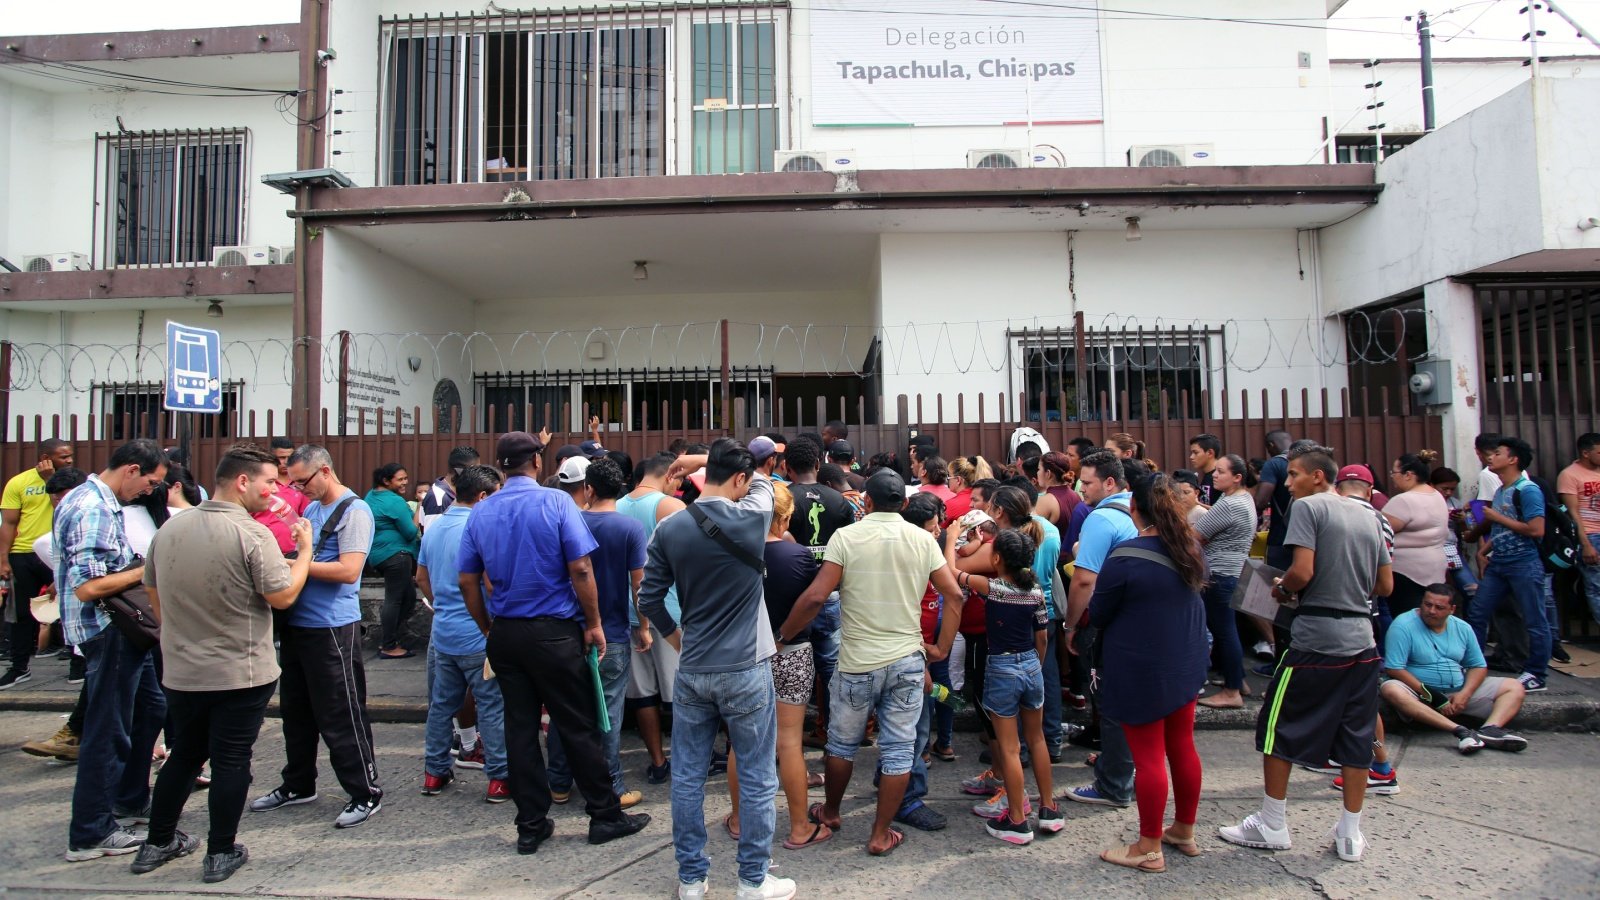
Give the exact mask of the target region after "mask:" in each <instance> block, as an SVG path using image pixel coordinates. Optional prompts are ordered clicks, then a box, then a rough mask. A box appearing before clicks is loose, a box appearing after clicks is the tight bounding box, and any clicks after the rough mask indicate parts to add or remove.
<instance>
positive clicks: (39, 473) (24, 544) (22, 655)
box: [0, 438, 72, 691]
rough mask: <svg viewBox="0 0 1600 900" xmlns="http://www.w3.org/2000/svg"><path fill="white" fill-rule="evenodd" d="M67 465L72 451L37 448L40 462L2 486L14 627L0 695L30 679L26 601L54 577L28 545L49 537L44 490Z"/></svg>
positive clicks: (58, 445) (47, 445) (33, 642)
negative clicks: (9, 658)
mask: <svg viewBox="0 0 1600 900" xmlns="http://www.w3.org/2000/svg"><path fill="white" fill-rule="evenodd" d="M71 465H72V445H71V444H69V443H67V442H66V441H63V440H61V439H59V438H50V439H49V440H45V441H40V442H39V461H38V463H37V464H36V465H35V466H34V467H33V468H31V469H28V470H27V471H25V472H22V473H21V474H18V475H17V476H15V477H13V478H12V479H11V480H10V481H8V482H6V487H5V491H4V493H3V494H0V580H10V581H11V582H12V584H11V596H10V601H9V602H10V603H12V604H13V607H14V609H15V616H16V625H14V626H12V629H11V667H10V669H8V670H7V671H6V673H5V674H4V675H0V691H3V690H8V689H10V688H12V687H15V686H16V685H18V684H21V683H22V682H24V681H27V680H29V679H30V678H32V677H33V676H32V674H30V672H29V671H28V667H29V664H30V663H32V662H33V654H34V651H35V650H36V649H38V642H39V623H38V622H37V621H35V620H34V618H33V611H32V609H31V608H30V607H29V601H30V600H32V599H33V598H34V597H37V596H38V595H39V592H40V591H42V590H44V589H45V588H46V587H48V586H49V585H50V583H51V581H52V580H53V578H54V575H53V573H52V572H51V571H50V569H49V568H48V567H46V566H45V564H44V563H43V562H41V561H40V560H39V558H38V557H37V556H34V555H33V542H34V541H36V540H38V539H39V538H41V537H43V536H45V535H47V534H49V533H50V525H51V523H52V521H53V513H54V507H53V506H52V505H51V503H50V497H49V495H48V494H46V493H45V492H44V484H45V482H46V481H48V480H49V479H50V476H51V475H52V474H54V473H55V471H56V470H57V469H65V468H67V467H68V466H71Z"/></svg>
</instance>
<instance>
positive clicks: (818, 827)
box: [783, 822, 833, 850]
mask: <svg viewBox="0 0 1600 900" xmlns="http://www.w3.org/2000/svg"><path fill="white" fill-rule="evenodd" d="M812 825H813V826H814V827H813V828H812V829H811V837H808V838H806V839H805V840H803V841H800V842H799V843H795V842H794V841H784V842H783V849H785V850H804V849H805V848H807V847H815V846H816V845H817V844H820V843H823V842H824V841H828V840H832V839H833V831H832V830H831V829H830V830H829V831H828V833H827V834H823V833H822V829H824V828H827V827H828V826H826V825H823V824H822V823H821V822H813V823H812Z"/></svg>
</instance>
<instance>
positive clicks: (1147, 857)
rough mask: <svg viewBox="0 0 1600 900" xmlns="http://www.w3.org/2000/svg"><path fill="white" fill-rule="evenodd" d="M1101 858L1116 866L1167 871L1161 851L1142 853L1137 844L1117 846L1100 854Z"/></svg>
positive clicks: (1145, 870) (1144, 870)
mask: <svg viewBox="0 0 1600 900" xmlns="http://www.w3.org/2000/svg"><path fill="white" fill-rule="evenodd" d="M1100 858H1101V859H1103V860H1105V861H1106V862H1108V863H1111V864H1112V865H1115V866H1126V867H1127V868H1129V869H1138V870H1139V871H1141V872H1151V873H1157V872H1165V871H1166V870H1167V861H1166V859H1165V858H1164V857H1162V855H1161V854H1159V853H1140V852H1139V849H1138V847H1137V845H1135V846H1125V845H1123V846H1117V847H1113V848H1112V849H1110V850H1106V851H1104V852H1102V853H1101V854H1100Z"/></svg>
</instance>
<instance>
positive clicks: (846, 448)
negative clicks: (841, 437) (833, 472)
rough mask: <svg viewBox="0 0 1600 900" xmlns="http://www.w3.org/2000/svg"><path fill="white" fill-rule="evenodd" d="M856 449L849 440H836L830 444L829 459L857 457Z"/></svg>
mask: <svg viewBox="0 0 1600 900" xmlns="http://www.w3.org/2000/svg"><path fill="white" fill-rule="evenodd" d="M855 457H856V450H855V448H854V447H852V446H850V442H849V441H834V442H833V443H831V444H829V445H828V458H829V459H855Z"/></svg>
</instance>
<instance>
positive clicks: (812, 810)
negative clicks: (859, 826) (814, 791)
mask: <svg viewBox="0 0 1600 900" xmlns="http://www.w3.org/2000/svg"><path fill="white" fill-rule="evenodd" d="M806 818H807V819H809V820H811V824H813V825H828V823H827V822H824V821H822V804H821V803H813V804H811V805H810V806H808V807H806ZM843 826H844V817H843V816H840V817H839V822H838V824H835V825H828V829H829V830H831V831H838V830H839V829H840V828H842V827H843Z"/></svg>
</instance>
